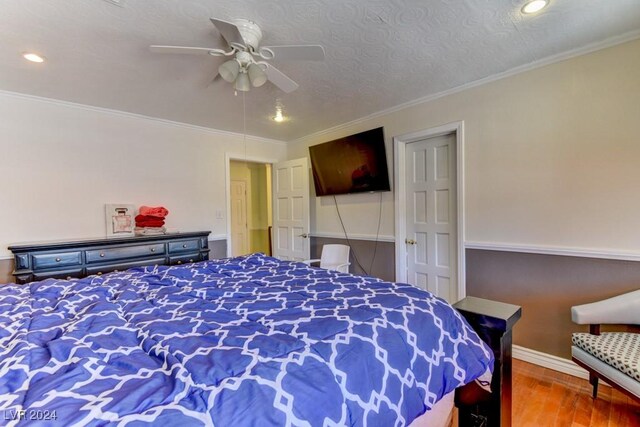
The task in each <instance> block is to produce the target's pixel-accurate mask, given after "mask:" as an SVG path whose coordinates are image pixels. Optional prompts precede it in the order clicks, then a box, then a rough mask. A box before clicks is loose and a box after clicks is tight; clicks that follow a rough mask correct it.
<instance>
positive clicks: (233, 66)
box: [149, 18, 324, 93]
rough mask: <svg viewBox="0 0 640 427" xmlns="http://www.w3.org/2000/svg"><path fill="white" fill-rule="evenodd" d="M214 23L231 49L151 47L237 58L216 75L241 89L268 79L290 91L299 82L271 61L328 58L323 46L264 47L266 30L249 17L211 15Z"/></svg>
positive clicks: (156, 49) (159, 49) (157, 49)
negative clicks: (222, 17) (218, 17)
mask: <svg viewBox="0 0 640 427" xmlns="http://www.w3.org/2000/svg"><path fill="white" fill-rule="evenodd" d="M211 22H212V23H213V25H214V26H215V27H216V28H217V30H218V31H219V32H220V35H221V36H222V38H224V39H225V41H226V42H227V44H228V45H229V50H224V49H216V48H207V47H187V46H158V45H152V46H150V47H149V49H150V50H151V51H152V52H158V53H186V54H196V55H198V54H201V55H211V56H227V57H233V58H232V59H230V60H228V61H226V62H224V63H223V64H222V65H220V67H218V74H216V78H217V77H218V75H219V76H220V77H222V78H223V79H224V80H226V81H228V82H229V83H233V85H234V86H233V87H234V88H235V89H236V90H238V91H241V92H247V91H249V89H250V88H251V86H252V85H253V86H254V87H259V86H262V85H263V84H265V83H266V82H267V80H268V81H270V82H271V83H273V84H274V85H276V86H277V87H279V88H280V89H282V90H283V91H284V92H287V93H289V92H293V91H294V90H296V89H297V88H298V84H297V83H296V82H294V81H293V80H291V79H290V78H289V77H287V76H286V75H285V74H284V73H283V72H282V71H280V70H278V69H277V68H276V67H274V66H273V65H271V64H270V63H269V62H267V61H271V60H280V59H282V60H289V59H297V60H307V61H322V60H324V48H323V47H322V46H320V45H285V46H260V41H261V40H262V31H261V30H260V27H259V26H258V24H256V23H255V22H252V21H249V20H248V19H234V20H233V21H232V22H227V21H223V20H222V19H216V18H211Z"/></svg>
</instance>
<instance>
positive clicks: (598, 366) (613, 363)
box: [571, 290, 640, 400]
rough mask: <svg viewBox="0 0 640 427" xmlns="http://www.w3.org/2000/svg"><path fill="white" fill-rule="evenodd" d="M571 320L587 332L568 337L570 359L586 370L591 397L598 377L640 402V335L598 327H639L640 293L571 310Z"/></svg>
mask: <svg viewBox="0 0 640 427" xmlns="http://www.w3.org/2000/svg"><path fill="white" fill-rule="evenodd" d="M571 319H572V320H573V321H574V322H575V323H577V324H579V325H589V332H588V333H585V332H582V333H574V334H573V335H572V337H571V340H572V342H573V346H572V347H571V356H572V360H573V361H574V362H576V363H577V364H578V365H580V366H582V367H583V368H585V369H586V370H587V371H589V382H590V383H591V385H592V386H593V397H594V398H596V397H597V395H598V378H600V379H602V380H603V381H606V382H607V383H609V384H610V385H611V386H612V387H615V388H617V389H619V390H620V391H622V392H624V393H625V394H627V395H628V396H630V397H632V398H635V399H638V400H640V334H638V333H633V332H603V333H602V334H600V325H601V324H613V325H636V326H637V325H640V290H637V291H633V292H629V293H626V294H624V295H619V296H617V297H613V298H609V299H605V300H602V301H598V302H594V303H591V304H583V305H578V306H574V307H571Z"/></svg>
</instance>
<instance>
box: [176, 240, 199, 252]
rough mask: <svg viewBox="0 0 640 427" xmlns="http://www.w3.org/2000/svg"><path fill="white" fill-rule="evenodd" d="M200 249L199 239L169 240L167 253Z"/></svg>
mask: <svg viewBox="0 0 640 427" xmlns="http://www.w3.org/2000/svg"><path fill="white" fill-rule="evenodd" d="M198 249H200V240H199V239H192V240H181V241H178V242H169V254H176V253H180V252H193V251H197V250H198Z"/></svg>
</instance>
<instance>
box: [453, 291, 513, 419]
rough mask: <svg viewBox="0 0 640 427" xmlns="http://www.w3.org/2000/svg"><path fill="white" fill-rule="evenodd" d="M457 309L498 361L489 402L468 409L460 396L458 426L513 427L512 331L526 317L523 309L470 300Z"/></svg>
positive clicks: (457, 396) (503, 304) (456, 306)
mask: <svg viewBox="0 0 640 427" xmlns="http://www.w3.org/2000/svg"><path fill="white" fill-rule="evenodd" d="M453 306H454V307H455V308H456V309H457V310H458V311H459V312H460V313H461V314H462V315H463V316H464V318H465V319H467V322H469V324H470V325H471V327H472V328H473V329H474V330H475V331H476V332H477V333H478V335H479V336H480V338H482V340H483V341H484V342H485V343H487V345H488V346H489V347H490V348H491V350H492V351H493V355H494V356H495V360H496V362H495V365H494V368H493V378H492V380H491V396H490V397H489V398H488V400H486V401H484V402H480V403H476V404H473V405H468V404H464V403H463V402H462V399H460V396H459V393H456V406H457V407H458V425H460V426H461V427H462V426H465V427H466V426H470V427H472V426H473V427H475V426H478V427H480V426H482V427H510V426H511V343H512V336H511V330H512V328H513V326H514V325H515V324H516V322H517V321H518V319H520V317H521V316H522V308H521V307H519V306H517V305H512V304H505V303H502V302H497V301H491V300H486V299H482V298H476V297H466V298H464V299H463V300H461V301H459V302H457V303H456V304H454V305H453Z"/></svg>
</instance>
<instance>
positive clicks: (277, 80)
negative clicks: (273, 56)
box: [264, 63, 298, 93]
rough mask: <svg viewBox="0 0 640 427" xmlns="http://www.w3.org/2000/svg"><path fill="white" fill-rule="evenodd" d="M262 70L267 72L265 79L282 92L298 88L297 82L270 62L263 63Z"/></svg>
mask: <svg viewBox="0 0 640 427" xmlns="http://www.w3.org/2000/svg"><path fill="white" fill-rule="evenodd" d="M264 65H265V68H264V72H265V73H266V74H267V79H268V80H269V81H270V82H271V83H273V84H274V85H276V86H278V87H279V88H280V89H282V90H283V91H284V92H286V93H289V92H293V91H294V90H296V89H298V83H296V82H294V81H293V80H291V79H290V78H289V77H287V76H286V75H285V74H284V73H283V72H282V71H280V70H278V69H277V68H276V67H274V66H273V65H271V64H267V63H264Z"/></svg>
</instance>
